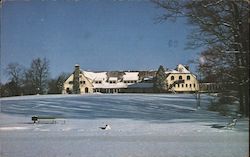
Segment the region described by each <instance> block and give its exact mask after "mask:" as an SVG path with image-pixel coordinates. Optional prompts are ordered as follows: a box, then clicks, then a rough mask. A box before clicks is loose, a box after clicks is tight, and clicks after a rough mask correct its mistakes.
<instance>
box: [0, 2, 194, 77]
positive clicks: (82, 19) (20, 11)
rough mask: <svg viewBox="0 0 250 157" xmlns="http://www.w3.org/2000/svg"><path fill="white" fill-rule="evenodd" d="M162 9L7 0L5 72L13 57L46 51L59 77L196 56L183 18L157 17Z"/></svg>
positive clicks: (26, 60)
mask: <svg viewBox="0 0 250 157" xmlns="http://www.w3.org/2000/svg"><path fill="white" fill-rule="evenodd" d="M162 11H163V10H161V9H159V8H157V7H156V6H155V4H153V3H151V2H150V1H143V0H131V1H129V0H124V1H111V0H109V1H108V0H102V1H101V0H99V1H98V0H88V1H87V0H79V1H77V0H75V1H73V0H71V1H66V0H65V1H59V0H57V1H55V0H48V1H47V0H44V1H40V0H32V1H5V2H4V4H3V6H2V8H1V74H2V75H1V77H2V81H4V80H5V79H6V78H5V77H6V76H5V75H3V69H4V68H6V66H7V64H9V63H11V62H18V63H19V64H22V65H24V66H25V67H29V66H30V64H31V61H32V59H35V58H37V57H41V58H44V57H46V58H47V59H48V60H49V62H50V73H51V76H52V77H56V76H57V75H59V74H60V73H62V72H72V70H73V69H74V65H75V64H76V63H78V64H80V66H81V69H84V70H92V71H101V70H152V69H154V70H155V69H157V68H158V67H159V65H163V66H165V67H168V68H171V69H172V68H175V66H176V65H177V64H179V63H181V64H186V63H187V61H188V60H190V59H193V58H196V55H197V53H198V52H197V51H194V50H185V49H184V48H185V44H186V41H187V34H188V33H189V31H190V29H191V26H189V25H187V24H186V23H185V19H184V18H180V19H179V20H177V21H176V22H165V23H157V24H156V23H155V18H157V17H158V16H159V15H161V14H162Z"/></svg>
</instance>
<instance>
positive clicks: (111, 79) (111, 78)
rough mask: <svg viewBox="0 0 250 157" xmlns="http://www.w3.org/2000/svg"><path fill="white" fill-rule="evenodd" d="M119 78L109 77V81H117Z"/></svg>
mask: <svg viewBox="0 0 250 157" xmlns="http://www.w3.org/2000/svg"><path fill="white" fill-rule="evenodd" d="M117 80H118V78H117V77H110V78H109V81H117Z"/></svg>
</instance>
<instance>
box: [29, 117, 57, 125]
mask: <svg viewBox="0 0 250 157" xmlns="http://www.w3.org/2000/svg"><path fill="white" fill-rule="evenodd" d="M31 120H32V121H33V122H34V123H45V124H55V123H56V118H55V117H52V116H32V117H31Z"/></svg>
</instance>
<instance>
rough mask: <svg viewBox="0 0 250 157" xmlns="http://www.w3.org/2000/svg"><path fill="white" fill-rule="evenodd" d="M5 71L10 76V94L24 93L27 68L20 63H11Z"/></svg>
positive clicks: (8, 85)
mask: <svg viewBox="0 0 250 157" xmlns="http://www.w3.org/2000/svg"><path fill="white" fill-rule="evenodd" d="M5 72H6V74H7V75H8V77H9V82H8V83H7V84H6V86H7V87H8V89H9V91H10V92H9V94H8V96H14V95H15V96H16V95H22V86H23V80H24V73H25V68H24V67H23V66H22V65H20V64H18V63H10V64H8V65H7V67H6V69H5Z"/></svg>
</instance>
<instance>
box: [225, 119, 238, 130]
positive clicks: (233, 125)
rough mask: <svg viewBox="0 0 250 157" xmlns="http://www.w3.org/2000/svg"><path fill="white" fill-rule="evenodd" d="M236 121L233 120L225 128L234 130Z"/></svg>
mask: <svg viewBox="0 0 250 157" xmlns="http://www.w3.org/2000/svg"><path fill="white" fill-rule="evenodd" d="M236 122H237V119H233V121H232V122H230V123H228V124H227V128H234V127H235V125H236Z"/></svg>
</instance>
